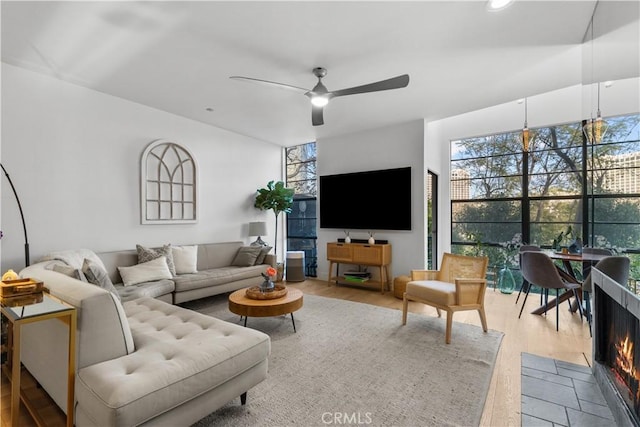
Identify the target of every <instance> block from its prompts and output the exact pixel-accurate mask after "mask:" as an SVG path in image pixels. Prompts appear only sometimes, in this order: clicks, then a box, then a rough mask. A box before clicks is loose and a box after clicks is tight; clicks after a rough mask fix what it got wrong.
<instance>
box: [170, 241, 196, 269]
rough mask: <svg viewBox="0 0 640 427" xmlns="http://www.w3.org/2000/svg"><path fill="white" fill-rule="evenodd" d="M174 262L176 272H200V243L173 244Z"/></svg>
mask: <svg viewBox="0 0 640 427" xmlns="http://www.w3.org/2000/svg"><path fill="white" fill-rule="evenodd" d="M171 252H172V253H173V264H174V265H175V266H176V274H188V273H197V272H198V245H194V246H171Z"/></svg>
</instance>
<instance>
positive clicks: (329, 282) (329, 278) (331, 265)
mask: <svg viewBox="0 0 640 427" xmlns="http://www.w3.org/2000/svg"><path fill="white" fill-rule="evenodd" d="M332 271H333V261H329V276H328V277H327V286H331V272H332Z"/></svg>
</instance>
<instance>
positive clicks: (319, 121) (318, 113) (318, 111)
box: [311, 105, 324, 126]
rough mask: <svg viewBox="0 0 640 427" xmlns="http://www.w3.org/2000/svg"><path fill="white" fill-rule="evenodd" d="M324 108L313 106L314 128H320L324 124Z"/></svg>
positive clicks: (312, 120) (312, 119)
mask: <svg viewBox="0 0 640 427" xmlns="http://www.w3.org/2000/svg"><path fill="white" fill-rule="evenodd" d="M322 110H323V107H316V106H315V105H312V106H311V123H312V124H313V125H314V126H320V125H323V124H324V118H323V117H322V116H323V115H322Z"/></svg>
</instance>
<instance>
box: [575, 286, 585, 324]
mask: <svg viewBox="0 0 640 427" xmlns="http://www.w3.org/2000/svg"><path fill="white" fill-rule="evenodd" d="M579 293H580V292H579V290H577V289H574V290H573V296H575V297H576V304H577V305H578V312H579V313H580V321H581V322H582V317H583V312H582V301H580V298H579V297H578V294H579Z"/></svg>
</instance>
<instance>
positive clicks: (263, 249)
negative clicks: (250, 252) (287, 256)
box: [255, 246, 271, 265]
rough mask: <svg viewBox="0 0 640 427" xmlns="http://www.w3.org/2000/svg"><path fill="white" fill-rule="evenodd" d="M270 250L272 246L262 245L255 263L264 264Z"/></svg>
mask: <svg viewBox="0 0 640 427" xmlns="http://www.w3.org/2000/svg"><path fill="white" fill-rule="evenodd" d="M269 251H271V246H262V247H261V248H260V253H259V254H258V258H256V263H255V265H260V264H262V263H263V262H264V259H265V258H266V256H267V254H268V253H269Z"/></svg>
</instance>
